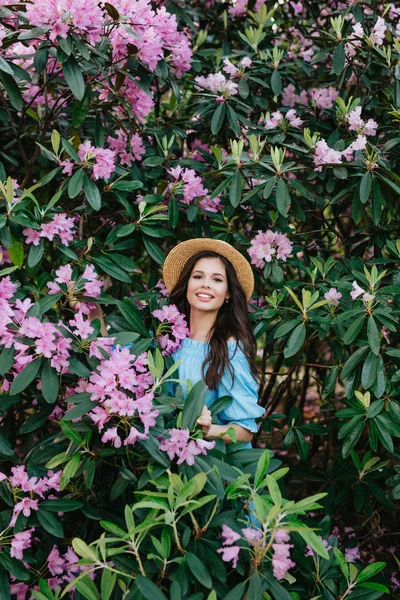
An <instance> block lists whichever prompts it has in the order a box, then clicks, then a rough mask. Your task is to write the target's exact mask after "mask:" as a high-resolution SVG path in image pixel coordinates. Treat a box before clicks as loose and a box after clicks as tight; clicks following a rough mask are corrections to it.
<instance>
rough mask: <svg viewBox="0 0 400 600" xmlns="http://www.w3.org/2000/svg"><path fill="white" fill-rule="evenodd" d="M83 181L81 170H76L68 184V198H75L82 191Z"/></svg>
mask: <svg viewBox="0 0 400 600" xmlns="http://www.w3.org/2000/svg"><path fill="white" fill-rule="evenodd" d="M83 180H84V171H83V169H78V170H77V171H75V173H74V174H73V175H72V177H71V179H70V180H69V182H68V196H69V197H70V198H75V197H76V196H77V195H78V194H79V193H80V192H81V190H82V187H83Z"/></svg>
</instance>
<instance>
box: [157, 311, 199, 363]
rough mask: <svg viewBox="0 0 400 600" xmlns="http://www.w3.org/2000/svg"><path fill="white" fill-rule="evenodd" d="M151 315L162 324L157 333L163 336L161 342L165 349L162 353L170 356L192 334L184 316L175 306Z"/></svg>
mask: <svg viewBox="0 0 400 600" xmlns="http://www.w3.org/2000/svg"><path fill="white" fill-rule="evenodd" d="M151 314H152V315H153V317H156V318H157V319H158V320H159V321H160V322H161V323H162V324H161V325H160V326H159V327H158V328H157V332H159V334H161V335H160V336H159V341H160V345H161V347H162V348H163V352H162V353H163V354H164V355H169V354H171V353H172V352H175V351H176V350H177V349H178V348H180V346H181V344H182V341H183V340H184V339H185V338H186V337H187V336H188V335H189V333H190V331H189V328H188V326H187V323H186V319H185V317H184V315H183V314H181V313H180V312H179V310H178V309H177V307H176V306H175V304H170V305H169V306H163V307H162V308H161V309H157V310H154V311H153V312H152V313H151Z"/></svg>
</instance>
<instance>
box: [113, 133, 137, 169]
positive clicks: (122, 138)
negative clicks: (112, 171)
mask: <svg viewBox="0 0 400 600" xmlns="http://www.w3.org/2000/svg"><path fill="white" fill-rule="evenodd" d="M114 133H115V134H116V136H117V137H116V138H115V137H111V136H109V137H108V140H107V142H108V145H109V147H110V148H111V150H113V152H115V154H117V155H118V157H119V160H120V164H121V165H126V166H127V167H130V166H131V164H132V163H133V161H134V160H140V159H141V158H142V156H143V154H145V152H146V150H145V148H144V146H143V140H142V138H141V137H140V135H139V134H138V133H134V134H133V135H132V136H131V139H130V142H129V144H128V135H127V134H126V133H125V131H123V130H122V129H117V130H116V131H115V132H114ZM127 144H128V146H129V150H127V149H126V146H127Z"/></svg>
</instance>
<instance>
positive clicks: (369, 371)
mask: <svg viewBox="0 0 400 600" xmlns="http://www.w3.org/2000/svg"><path fill="white" fill-rule="evenodd" d="M378 365H379V356H376V354H374V353H373V352H372V351H370V352H369V354H368V356H367V358H366V360H365V362H364V364H363V368H362V371H361V383H362V385H363V388H364V389H365V390H368V389H369V388H370V387H371V386H372V385H373V383H374V381H375V379H376V375H377V371H378Z"/></svg>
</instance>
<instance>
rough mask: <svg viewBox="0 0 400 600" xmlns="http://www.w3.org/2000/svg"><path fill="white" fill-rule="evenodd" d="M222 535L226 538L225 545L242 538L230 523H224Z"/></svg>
mask: <svg viewBox="0 0 400 600" xmlns="http://www.w3.org/2000/svg"><path fill="white" fill-rule="evenodd" d="M221 537H223V538H224V542H223V543H224V545H230V544H234V543H235V542H237V541H238V540H240V534H239V533H236V531H233V529H231V528H230V527H228V525H222V533H221Z"/></svg>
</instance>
